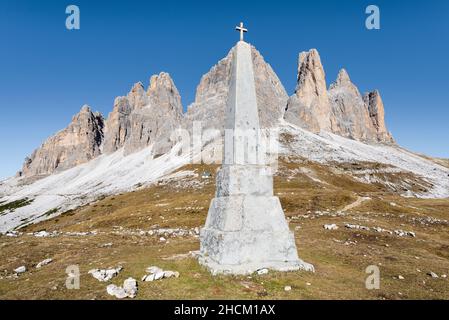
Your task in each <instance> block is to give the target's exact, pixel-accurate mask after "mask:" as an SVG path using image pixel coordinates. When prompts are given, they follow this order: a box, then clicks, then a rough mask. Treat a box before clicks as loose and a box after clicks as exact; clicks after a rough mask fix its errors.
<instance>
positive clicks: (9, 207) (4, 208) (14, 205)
mask: <svg viewBox="0 0 449 320" xmlns="http://www.w3.org/2000/svg"><path fill="white" fill-rule="evenodd" d="M33 201H34V199H28V198H23V199H20V200H16V201H12V202H8V203H5V204H3V203H4V202H2V204H1V205H0V214H1V215H3V214H7V213H9V212H13V211H14V210H15V209H18V208H21V207H25V206H27V205H29V204H31V203H32V202H33Z"/></svg>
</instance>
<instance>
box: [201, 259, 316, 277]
mask: <svg viewBox="0 0 449 320" xmlns="http://www.w3.org/2000/svg"><path fill="white" fill-rule="evenodd" d="M198 261H199V263H200V265H202V266H204V267H206V269H208V270H209V272H210V273H211V274H212V275H219V274H223V275H248V274H252V273H254V272H256V271H257V270H261V269H269V270H274V271H281V272H288V271H299V270H304V271H311V272H314V271H315V269H314V267H313V265H311V264H310V263H307V262H304V261H302V260H301V259H298V260H297V261H290V262H280V261H265V262H258V263H246V264H242V265H232V264H229V265H224V264H218V263H217V262H215V261H213V260H211V259H209V258H208V257H203V256H200V257H199V259H198Z"/></svg>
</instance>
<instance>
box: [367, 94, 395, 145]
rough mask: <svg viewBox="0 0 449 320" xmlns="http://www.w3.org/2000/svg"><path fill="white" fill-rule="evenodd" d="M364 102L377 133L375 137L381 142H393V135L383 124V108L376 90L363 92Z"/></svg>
mask: <svg viewBox="0 0 449 320" xmlns="http://www.w3.org/2000/svg"><path fill="white" fill-rule="evenodd" d="M363 100H364V102H365V104H366V105H367V106H368V112H369V116H370V118H371V121H372V124H373V126H374V128H375V130H376V133H377V139H378V140H379V141H381V142H387V143H388V142H390V143H394V139H393V136H392V135H391V133H390V132H389V131H388V129H387V126H386V125H385V109H384V104H383V102H382V98H381V97H380V93H379V91H377V90H374V91H372V92H368V93H365V95H364V96H363Z"/></svg>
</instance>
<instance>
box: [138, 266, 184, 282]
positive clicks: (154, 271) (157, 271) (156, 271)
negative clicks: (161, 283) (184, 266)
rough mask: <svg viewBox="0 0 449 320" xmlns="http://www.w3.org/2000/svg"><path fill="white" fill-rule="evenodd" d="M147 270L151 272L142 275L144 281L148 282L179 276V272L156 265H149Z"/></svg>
mask: <svg viewBox="0 0 449 320" xmlns="http://www.w3.org/2000/svg"><path fill="white" fill-rule="evenodd" d="M145 271H146V272H147V273H149V274H146V275H144V276H143V277H142V281H146V282H151V281H156V280H161V279H167V278H172V277H175V278H179V272H177V271H171V270H162V269H161V268H159V267H156V266H151V267H148V268H147V269H146V270H145Z"/></svg>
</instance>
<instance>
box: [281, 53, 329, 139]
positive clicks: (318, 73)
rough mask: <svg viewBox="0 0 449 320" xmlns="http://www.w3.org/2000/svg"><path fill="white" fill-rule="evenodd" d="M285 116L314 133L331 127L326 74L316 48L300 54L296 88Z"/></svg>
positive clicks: (286, 118)
mask: <svg viewBox="0 0 449 320" xmlns="http://www.w3.org/2000/svg"><path fill="white" fill-rule="evenodd" d="M284 117H285V120H287V121H289V122H292V123H294V124H296V125H299V126H300V127H303V128H305V129H307V130H310V131H312V132H320V131H321V130H327V131H328V130H330V129H331V122H330V105H329V99H328V96H327V86H326V75H325V73H324V68H323V65H322V64H321V58H320V55H319V53H318V51H317V50H316V49H311V50H309V51H308V52H301V53H300V54H299V58H298V76H297V85H296V90H295V94H294V95H293V96H292V97H290V99H289V100H288V103H287V107H286V112H285V116H284Z"/></svg>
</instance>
